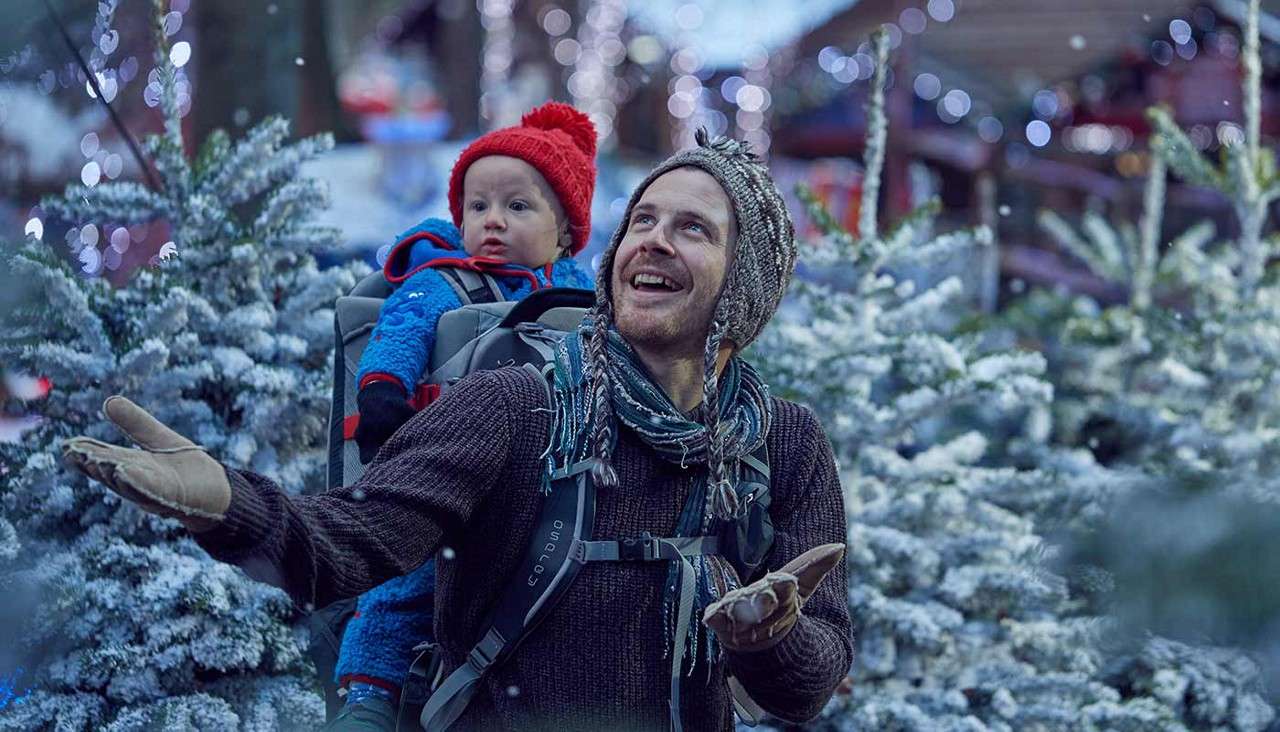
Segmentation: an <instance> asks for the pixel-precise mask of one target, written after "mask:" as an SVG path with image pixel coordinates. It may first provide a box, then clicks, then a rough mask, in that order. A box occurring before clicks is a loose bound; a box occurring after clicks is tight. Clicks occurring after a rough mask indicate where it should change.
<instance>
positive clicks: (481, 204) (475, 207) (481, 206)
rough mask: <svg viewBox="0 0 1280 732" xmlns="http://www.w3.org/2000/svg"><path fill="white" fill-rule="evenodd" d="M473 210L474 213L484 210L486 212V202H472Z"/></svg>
mask: <svg viewBox="0 0 1280 732" xmlns="http://www.w3.org/2000/svg"><path fill="white" fill-rule="evenodd" d="M471 210H472V211H483V210H484V201H472V202H471Z"/></svg>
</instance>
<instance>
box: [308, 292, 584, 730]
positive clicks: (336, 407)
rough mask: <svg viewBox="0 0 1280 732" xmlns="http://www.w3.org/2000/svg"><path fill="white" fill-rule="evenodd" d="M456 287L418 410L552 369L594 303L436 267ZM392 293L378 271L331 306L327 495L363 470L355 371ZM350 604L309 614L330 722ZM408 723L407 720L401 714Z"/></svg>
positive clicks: (411, 701)
mask: <svg viewBox="0 0 1280 732" xmlns="http://www.w3.org/2000/svg"><path fill="white" fill-rule="evenodd" d="M437 271H438V272H439V273H440V274H441V275H443V276H444V278H445V280H446V281H447V282H448V283H449V284H450V285H452V286H453V288H454V291H455V293H456V294H457V295H458V298H459V299H460V300H461V301H462V302H463V307H461V308H459V309H457V310H451V311H449V312H447V313H445V314H444V315H443V316H441V318H440V322H439V325H438V326H437V328H436V342H435V346H434V347H433V348H432V350H431V356H430V358H429V361H428V365H427V373H426V375H425V376H424V378H423V379H422V380H421V381H420V382H419V384H417V385H416V388H415V389H414V392H413V394H412V395H411V396H412V401H413V402H414V405H415V406H417V407H419V408H421V407H422V406H425V404H426V403H428V402H429V401H431V400H432V399H434V398H435V397H436V396H438V395H439V394H440V392H441V391H442V390H444V389H448V388H449V386H450V385H452V384H453V383H454V382H456V381H457V380H458V379H461V378H462V377H463V376H466V375H467V374H469V373H471V372H473V371H479V370H482V369H491V368H497V367H499V366H507V365H516V366H519V365H523V364H530V365H532V366H533V367H535V368H537V369H538V370H539V371H543V372H544V373H545V370H546V369H547V368H549V366H550V363H551V360H552V358H553V355H554V352H555V347H556V344H557V343H558V341H559V340H560V339H561V338H563V337H564V336H565V335H566V334H567V333H568V332H569V331H570V330H571V329H572V328H574V327H576V326H577V325H578V323H580V322H581V321H582V318H583V316H584V315H586V312H587V309H588V308H590V307H591V305H592V304H593V303H594V302H595V293H594V292H592V291H591V290H579V289H574V288H567V287H549V288H542V289H539V290H535V291H534V292H532V293H530V294H529V295H528V296H527V297H525V298H524V299H523V300H519V301H510V300H506V299H504V297H503V295H502V291H501V290H500V289H499V288H498V285H497V282H495V281H494V279H493V278H492V277H491V276H490V275H487V274H484V273H480V272H474V271H471V270H466V269H459V268H452V267H449V268H445V267H441V268H438V269H437ZM394 289H395V285H393V284H392V283H390V282H387V280H386V278H385V277H384V276H383V273H382V272H381V271H377V272H373V273H372V274H369V275H368V276H366V277H365V278H364V279H362V280H361V281H360V282H359V283H357V284H356V286H355V287H353V288H352V289H351V291H350V292H348V293H347V294H346V295H344V296H342V297H339V298H338V300H337V303H336V304H335V306H334V349H333V398H332V402H331V405H330V412H329V461H328V479H327V481H326V489H332V488H338V487H341V486H347V485H351V484H352V483H355V482H356V481H357V480H359V478H360V476H361V475H362V474H363V473H364V469H365V466H364V465H363V464H361V462H360V449H359V447H358V446H357V445H356V442H355V439H354V436H355V428H356V425H357V424H358V420H359V414H358V412H357V409H356V392H357V390H358V384H357V383H356V370H357V369H358V368H359V365H360V356H361V354H362V353H364V349H365V346H366V345H368V343H369V335H370V334H371V333H372V332H373V326H374V325H375V324H376V323H377V320H378V313H379V312H380V311H381V309H382V303H383V301H384V300H385V299H386V298H387V296H388V295H390V294H391V292H392V291H393V290H394ZM355 608H356V601H355V600H354V599H349V600H341V601H339V602H335V603H333V604H332V605H329V606H328V607H324V608H321V609H319V610H317V611H315V612H314V613H312V615H311V619H310V625H311V636H312V638H311V651H310V652H311V656H312V660H313V661H314V662H315V664H316V670H317V672H318V673H319V675H320V682H321V684H322V685H323V687H324V692H325V706H326V713H327V716H328V717H329V718H332V717H333V716H334V715H335V714H337V712H338V710H339V709H341V707H342V698H341V697H340V696H339V694H338V688H337V685H336V683H335V682H334V679H333V672H334V669H335V668H336V666H337V661H338V653H339V651H340V650H341V648H342V634H343V631H344V630H345V628H346V625H347V621H348V620H350V619H351V616H352V614H353V613H354V612H355ZM425 691H426V690H424V689H410V688H406V689H405V690H404V691H403V692H402V694H401V698H402V706H401V709H402V711H406V712H412V713H413V714H414V715H415V716H416V713H417V707H420V706H421V704H422V703H423V701H424V700H425ZM406 716H407V715H406Z"/></svg>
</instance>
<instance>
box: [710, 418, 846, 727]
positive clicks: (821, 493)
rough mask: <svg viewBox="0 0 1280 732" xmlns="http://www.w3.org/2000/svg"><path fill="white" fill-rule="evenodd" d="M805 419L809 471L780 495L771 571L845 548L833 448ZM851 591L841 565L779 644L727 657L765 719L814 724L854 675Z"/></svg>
mask: <svg viewBox="0 0 1280 732" xmlns="http://www.w3.org/2000/svg"><path fill="white" fill-rule="evenodd" d="M804 415H805V418H806V424H805V425H804V427H805V429H803V430H802V431H801V434H802V435H803V438H802V439H803V442H804V443H807V444H808V445H810V446H811V447H810V449H809V453H810V454H809V455H808V456H807V462H808V463H809V465H808V466H807V469H806V467H805V466H803V464H802V465H801V466H800V470H798V471H797V472H796V473H795V474H794V475H795V476H796V478H794V479H793V480H795V481H796V484H795V485H790V486H787V487H786V490H779V488H781V486H777V487H775V493H776V494H778V499H777V500H776V503H775V504H774V505H773V506H772V507H771V510H770V514H771V515H772V517H773V521H774V549H773V552H772V554H771V556H770V559H769V561H768V565H769V570H770V571H772V570H776V569H778V568H779V567H781V566H782V565H783V564H786V563H787V562H789V561H791V560H792V559H794V558H795V557H796V556H798V555H800V554H801V553H803V552H805V551H807V550H809V549H812V548H813V547H816V546H819V545H822V544H832V543H841V544H843V543H845V542H846V541H847V536H846V534H847V528H846V523H845V511H844V498H843V494H842V492H841V489H840V481H839V479H838V477H837V475H836V465H835V457H834V455H833V454H832V452H831V445H830V443H829V442H828V441H827V437H826V434H824V433H823V431H822V427H821V426H820V425H819V424H818V420H817V418H816V417H815V416H814V415H813V412H811V411H809V410H808V409H805V410H804ZM800 462H801V463H804V462H806V460H805V459H803V458H802V459H801V461H800ZM784 479H785V478H784ZM847 587H848V577H847V575H846V573H845V568H844V565H843V563H842V564H841V565H839V566H837V567H836V568H835V569H833V570H832V571H831V572H830V573H829V574H828V575H827V576H826V578H825V579H824V580H823V581H822V584H820V585H819V586H818V588H817V589H816V590H815V591H814V593H813V594H812V595H810V597H809V600H808V602H806V603H805V605H804V608H803V609H802V610H801V612H800V618H799V620H798V621H797V622H796V624H795V625H794V626H793V627H792V629H791V631H790V632H789V633H787V635H786V637H785V638H783V639H782V641H781V642H779V643H778V644H777V645H775V646H773V647H772V648H768V649H766V650H763V651H753V652H745V653H744V652H734V651H727V652H726V653H727V656H728V661H729V669H730V671H731V672H732V673H733V674H734V675H735V676H736V677H737V678H738V680H739V681H740V682H741V683H742V685H743V687H744V688H745V689H746V691H747V693H748V694H749V695H750V696H751V698H752V699H753V700H754V701H755V702H756V703H757V704H759V705H760V706H761V707H763V708H764V709H765V711H767V712H769V713H770V714H772V715H774V716H776V717H778V718H779V719H782V720H785V721H788V722H794V723H801V722H804V721H807V720H810V719H813V718H814V717H816V716H817V715H818V713H819V712H821V711H822V707H823V706H824V705H826V703H827V701H828V700H829V699H830V698H831V695H832V693H834V692H835V689H836V686H837V685H838V684H839V683H840V680H841V679H843V678H844V676H845V674H847V673H848V672H849V668H850V666H851V665H852V663H853V639H852V634H851V626H850V621H849V601H848V590H847Z"/></svg>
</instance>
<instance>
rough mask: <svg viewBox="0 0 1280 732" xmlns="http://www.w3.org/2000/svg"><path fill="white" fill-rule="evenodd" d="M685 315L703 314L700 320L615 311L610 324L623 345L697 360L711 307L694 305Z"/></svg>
mask: <svg viewBox="0 0 1280 732" xmlns="http://www.w3.org/2000/svg"><path fill="white" fill-rule="evenodd" d="M688 310H689V311H694V312H701V313H703V315H702V317H700V318H682V317H680V316H679V314H673V315H670V316H666V317H661V316H658V315H657V314H654V313H635V312H620V311H619V310H617V309H616V308H615V310H614V313H613V320H614V324H615V326H616V327H617V329H618V333H619V334H620V335H621V336H622V337H623V339H624V340H626V341H627V343H629V344H631V345H632V346H634V347H639V348H643V349H645V350H648V351H652V352H657V353H662V354H664V355H669V356H675V357H698V358H701V357H702V354H703V351H704V350H705V349H706V342H707V334H708V333H709V332H710V330H711V321H712V317H713V316H714V314H715V303H698V304H697V305H696V306H694V307H691V308H688Z"/></svg>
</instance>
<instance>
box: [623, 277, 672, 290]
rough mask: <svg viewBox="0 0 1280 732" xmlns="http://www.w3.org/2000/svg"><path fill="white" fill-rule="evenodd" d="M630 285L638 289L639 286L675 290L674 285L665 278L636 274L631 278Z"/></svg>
mask: <svg viewBox="0 0 1280 732" xmlns="http://www.w3.org/2000/svg"><path fill="white" fill-rule="evenodd" d="M631 285H632V287H639V286H640V285H658V286H660V287H665V288H667V289H668V290H674V289H676V283H674V282H672V281H671V280H669V279H667V278H666V277H662V276H660V275H654V274H638V275H636V276H634V277H632V278H631Z"/></svg>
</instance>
